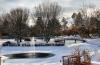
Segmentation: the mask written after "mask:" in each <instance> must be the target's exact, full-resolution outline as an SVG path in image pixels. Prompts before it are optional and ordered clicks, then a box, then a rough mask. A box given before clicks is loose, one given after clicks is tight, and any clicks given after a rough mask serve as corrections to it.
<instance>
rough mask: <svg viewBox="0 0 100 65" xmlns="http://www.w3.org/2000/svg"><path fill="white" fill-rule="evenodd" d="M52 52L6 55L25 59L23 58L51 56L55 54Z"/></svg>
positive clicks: (10, 57)
mask: <svg viewBox="0 0 100 65" xmlns="http://www.w3.org/2000/svg"><path fill="white" fill-rule="evenodd" d="M54 55H55V54H52V53H40V52H38V53H17V54H8V55H5V56H7V57H8V58H9V59H23V58H49V57H52V56H54Z"/></svg>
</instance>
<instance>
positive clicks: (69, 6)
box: [0, 0, 100, 17]
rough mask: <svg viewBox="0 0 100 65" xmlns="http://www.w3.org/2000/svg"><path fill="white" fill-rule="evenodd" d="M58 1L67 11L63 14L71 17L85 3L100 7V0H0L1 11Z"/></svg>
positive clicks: (31, 7) (30, 7)
mask: <svg viewBox="0 0 100 65" xmlns="http://www.w3.org/2000/svg"><path fill="white" fill-rule="evenodd" d="M46 1H50V2H58V4H59V5H61V6H62V7H63V8H64V9H65V11H64V13H63V15H62V16H65V17H70V16H71V15H72V13H73V12H75V11H77V10H78V9H80V8H81V7H82V5H83V3H84V4H85V5H91V4H92V5H93V6H95V7H97V8H100V0H0V12H4V11H9V10H10V9H11V8H16V7H27V8H29V9H33V8H34V7H35V6H38V5H39V4H40V3H42V2H46Z"/></svg>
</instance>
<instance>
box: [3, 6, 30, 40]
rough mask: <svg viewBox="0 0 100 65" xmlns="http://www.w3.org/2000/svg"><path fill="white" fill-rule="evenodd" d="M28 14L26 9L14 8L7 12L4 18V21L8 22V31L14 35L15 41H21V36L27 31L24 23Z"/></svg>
mask: <svg viewBox="0 0 100 65" xmlns="http://www.w3.org/2000/svg"><path fill="white" fill-rule="evenodd" d="M28 16H29V10H28V9H26V8H16V9H12V10H11V11H10V12H9V13H7V14H6V16H5V18H4V22H5V23H7V24H8V26H7V27H8V30H9V33H10V34H11V35H14V36H15V37H16V40H17V42H21V40H22V37H23V36H24V35H25V34H26V33H27V32H28V31H27V30H28V29H27V28H28V25H27V24H26V21H27V19H28Z"/></svg>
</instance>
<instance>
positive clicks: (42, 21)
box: [33, 2, 62, 42]
mask: <svg viewBox="0 0 100 65" xmlns="http://www.w3.org/2000/svg"><path fill="white" fill-rule="evenodd" d="M61 11H62V8H61V6H59V5H58V4H57V3H55V2H53V3H42V4H40V5H39V6H37V7H35V13H34V16H35V17H36V18H37V20H36V23H35V26H34V27H33V29H35V30H34V33H35V34H37V33H38V35H42V36H43V38H44V40H45V41H46V42H48V41H49V40H50V38H51V37H52V36H57V35H58V33H59V31H60V30H61V24H60V22H59V20H58V16H59V15H60V13H61Z"/></svg>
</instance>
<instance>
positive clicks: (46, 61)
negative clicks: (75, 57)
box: [1, 39, 100, 65]
mask: <svg viewBox="0 0 100 65" xmlns="http://www.w3.org/2000/svg"><path fill="white" fill-rule="evenodd" d="M99 43H100V39H87V42H86V43H82V42H80V41H78V42H77V43H74V41H67V40H66V45H65V46H58V47H57V46H40V47H35V48H34V46H32V47H2V51H1V52H2V55H4V54H12V53H22V52H31V51H34V49H35V51H36V52H39V51H40V52H50V53H53V54H55V56H53V57H50V58H42V59H41V58H37V59H36V58H35V59H34V58H28V59H6V60H5V62H4V63H3V64H4V65H11V64H13V65H14V64H15V65H16V64H19V65H62V62H60V61H61V60H62V56H65V55H69V54H71V53H72V51H74V48H76V47H80V49H81V50H82V49H88V50H89V51H90V52H91V56H92V63H93V65H100V47H99V45H100V44H99Z"/></svg>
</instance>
